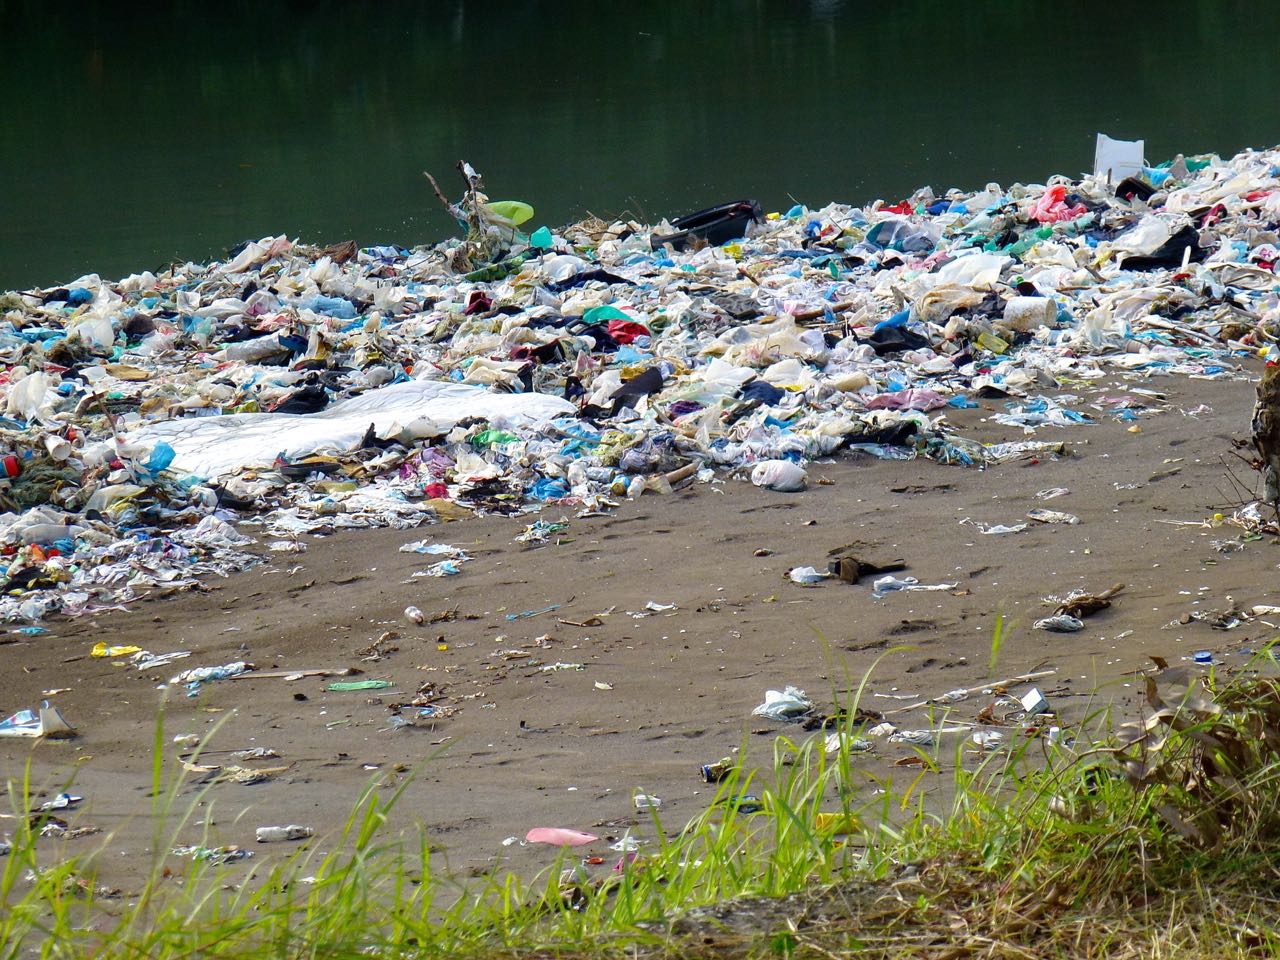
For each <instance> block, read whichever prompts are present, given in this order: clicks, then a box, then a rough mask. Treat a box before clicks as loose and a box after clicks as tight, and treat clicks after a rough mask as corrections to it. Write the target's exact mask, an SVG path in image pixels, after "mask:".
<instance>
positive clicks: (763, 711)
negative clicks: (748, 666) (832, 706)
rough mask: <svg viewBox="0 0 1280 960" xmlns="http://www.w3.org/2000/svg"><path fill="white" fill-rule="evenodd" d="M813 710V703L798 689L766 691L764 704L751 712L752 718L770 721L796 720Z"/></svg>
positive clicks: (788, 688)
mask: <svg viewBox="0 0 1280 960" xmlns="http://www.w3.org/2000/svg"><path fill="white" fill-rule="evenodd" d="M812 709H813V701H812V700H810V699H809V698H808V697H807V696H805V692H804V691H803V690H800V689H798V688H797V687H790V686H789V687H787V688H785V689H783V690H766V691H765V693H764V703H762V704H760V705H759V706H758V707H756V708H755V709H754V710H752V711H751V714H752V716H756V717H767V718H768V719H770V720H795V719H797V718H799V717H802V716H804V715H805V714H806V713H808V712H809V711H810V710H812Z"/></svg>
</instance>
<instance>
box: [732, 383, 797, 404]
mask: <svg viewBox="0 0 1280 960" xmlns="http://www.w3.org/2000/svg"><path fill="white" fill-rule="evenodd" d="M786 394H787V392H786V391H785V390H781V389H779V388H778V387H775V386H774V385H773V384H772V383H768V382H766V381H764V380H759V379H756V380H752V381H751V382H750V383H748V384H747V385H746V386H744V387H743V388H742V390H741V392H739V394H738V396H740V397H741V398H742V399H743V400H755V401H756V402H757V403H761V404H764V405H765V406H767V407H771V406H773V405H774V404H775V403H777V402H778V401H779V400H781V399H782V398H783V397H784V396H786Z"/></svg>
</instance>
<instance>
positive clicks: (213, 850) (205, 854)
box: [172, 845, 253, 863]
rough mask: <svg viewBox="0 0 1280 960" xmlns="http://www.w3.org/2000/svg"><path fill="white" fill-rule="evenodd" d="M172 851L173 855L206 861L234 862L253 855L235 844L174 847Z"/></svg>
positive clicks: (250, 851)
mask: <svg viewBox="0 0 1280 960" xmlns="http://www.w3.org/2000/svg"><path fill="white" fill-rule="evenodd" d="M172 853H173V855H174V856H175V857H190V858H191V859H192V860H203V861H205V862H206V863H235V862H236V861H238V860H248V859H249V858H250V857H252V856H253V851H252V850H245V849H244V848H242V847H236V846H225V847H205V846H199V845H197V846H189V847H174V848H173V851H172Z"/></svg>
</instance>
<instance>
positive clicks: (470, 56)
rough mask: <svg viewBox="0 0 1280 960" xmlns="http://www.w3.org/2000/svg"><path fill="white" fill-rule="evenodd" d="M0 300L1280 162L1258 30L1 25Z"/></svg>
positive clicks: (754, 17) (382, 11)
mask: <svg viewBox="0 0 1280 960" xmlns="http://www.w3.org/2000/svg"><path fill="white" fill-rule="evenodd" d="M0 38H2V39H3V43H2V44H0V51H3V52H2V54H0V289H5V288H11V287H19V288H24V287H30V286H35V285H51V284H54V283H57V282H61V281H66V280H70V279H72V278H75V277H77V276H79V275H81V274H83V273H86V272H89V271H94V272H99V273H101V274H102V275H104V276H108V277H118V276H121V275H124V274H127V273H131V272H134V271H136V270H140V269H144V268H151V269H155V268H157V267H159V266H161V265H162V264H164V263H166V262H169V261H171V260H175V259H177V260H186V259H195V260H203V259H208V258H210V257H213V256H217V255H218V254H220V253H221V252H222V251H223V250H225V249H226V248H227V247H228V246H229V245H231V244H233V243H236V242H237V241H240V240H243V239H246V238H250V237H254V238H256V237H260V236H264V235H266V234H278V233H288V234H289V235H290V236H293V237H298V238H301V239H303V240H306V241H315V242H324V243H328V242H334V241H338V240H345V239H349V238H350V239H355V240H357V241H358V242H359V243H361V244H371V243H382V242H394V243H400V244H404V245H407V246H412V245H415V244H420V243H429V242H434V241H436V240H439V239H442V238H443V237H444V236H446V235H447V234H448V233H449V231H450V230H451V223H450V222H449V220H448V219H447V218H446V217H445V215H444V214H443V213H442V212H441V211H440V209H439V207H438V205H437V203H436V201H435V199H434V198H433V196H432V194H431V193H430V191H429V189H428V186H427V183H426V181H425V179H424V178H423V176H422V171H423V170H430V171H432V172H433V173H434V174H435V175H436V177H437V178H438V179H439V180H440V181H441V184H442V185H443V186H444V187H445V188H446V190H447V191H448V192H450V193H451V194H455V193H457V192H458V190H459V187H460V185H461V181H460V179H459V178H458V176H457V174H456V173H455V172H454V171H453V165H454V163H455V162H456V161H457V160H458V159H460V158H465V159H467V160H469V161H471V162H472V163H473V164H474V165H475V167H476V168H477V169H479V170H480V171H481V173H483V174H484V177H485V181H486V185H487V189H488V192H489V194H490V196H491V197H493V198H494V199H518V200H525V201H527V202H529V203H531V204H533V205H534V207H535V208H536V210H537V214H536V217H535V220H534V223H533V224H531V226H535V225H537V224H539V223H547V224H549V225H553V226H555V225H560V224H563V223H565V222H567V221H570V220H573V219H577V218H579V217H581V216H583V215H584V214H586V213H587V212H588V211H590V212H594V213H596V214H600V215H604V216H612V215H615V214H621V213H624V212H625V213H629V214H630V215H633V216H636V217H638V218H641V219H648V220H656V219H660V218H661V217H662V216H664V215H677V214H679V213H682V212H689V211H691V210H694V209H698V208H700V207H705V206H709V205H711V204H713V203H716V202H719V201H723V200H729V199H737V198H741V197H754V198H756V199H758V200H759V201H760V202H761V203H762V204H763V205H764V206H765V207H766V209H786V208H788V207H790V206H791V205H792V203H793V202H795V201H800V202H803V203H806V204H809V205H812V206H821V205H823V204H825V203H826V202H828V201H830V200H846V201H855V202H860V203H861V202H866V201H869V200H872V199H874V198H876V197H887V198H890V199H899V198H901V197H902V196H904V195H906V194H909V193H910V192H911V191H912V190H913V189H915V188H916V187H919V186H922V185H925V184H928V185H931V186H933V187H934V188H935V189H936V190H939V191H941V190H943V189H945V188H947V187H950V186H960V187H965V188H976V187H980V186H982V185H984V184H985V183H987V182H988V181H992V180H995V181H999V182H1001V183H1003V184H1006V185H1007V184H1009V183H1011V182H1014V181H1016V180H1022V181H1024V182H1030V181H1043V179H1044V178H1045V177H1046V176H1047V175H1049V174H1052V173H1066V174H1072V175H1078V174H1080V173H1081V172H1083V171H1085V170H1087V169H1089V168H1090V167H1091V165H1092V158H1093V138H1094V134H1095V133H1096V132H1097V131H1099V130H1101V131H1104V132H1107V133H1109V134H1111V135H1112V136H1116V137H1122V138H1133V139H1137V138H1145V140H1146V147H1147V151H1146V152H1147V156H1148V159H1149V160H1151V161H1152V162H1159V161H1160V160H1163V159H1167V158H1168V157H1170V156H1172V155H1173V154H1175V153H1177V152H1184V153H1188V154H1191V153H1200V152H1219V153H1222V154H1224V155H1229V154H1232V153H1234V152H1236V151H1237V150H1239V149H1241V148H1242V147H1247V146H1258V147H1261V146H1268V145H1271V144H1274V143H1276V142H1280V99H1277V97H1276V96H1275V91H1276V90H1277V89H1280V83H1278V82H1277V81H1280V57H1277V56H1275V53H1274V29H1273V28H1271V27H1270V25H1269V24H1268V23H1266V22H1265V17H1264V11H1263V9H1262V8H1260V7H1259V6H1258V5H1257V4H1253V3H1235V2H1212V3H1209V2H1202V3H1201V2H1169V3H1161V4H1153V3H1128V2H1112V3H1106V4H1102V3H1075V4H1065V3H1041V2H1035V0H1025V2H1017V3H1015V2H988V3H950V2H946V3H943V2H938V3H912V2H906V0H894V2H889V3H863V2H855V0H844V2H842V0H811V2H800V0H793V2H768V0H723V2H712V0H683V2H674V0H673V2H669V3H660V2H647V3H646V2H633V3H609V2H605V3H600V2H592V3H584V2H577V0H558V2H555V3H550V2H538V0H527V2H523V3H517V2H502V3H500V2H491V3H475V2H464V0H439V2H429V0H424V2H417V3H400V2H393V0H380V2H377V3H353V2H349V0H348V2H300V0H298V2H252V3H251V2H240V0H222V2H215V3H208V2H201V3H193V2H183V0H174V2H170V3H166V4H128V3H118V2H109V0H104V2H92V0H81V2H75V3H72V2H60V0H23V2H13V0H0Z"/></svg>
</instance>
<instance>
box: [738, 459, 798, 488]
mask: <svg viewBox="0 0 1280 960" xmlns="http://www.w3.org/2000/svg"><path fill="white" fill-rule="evenodd" d="M808 479H809V475H808V474H807V473H805V470H804V467H802V466H800V465H799V464H795V463H792V462H791V461H790V460H762V461H761V462H760V463H757V464H756V465H755V467H754V468H753V469H752V471H751V482H752V483H754V484H755V485H756V486H757V487H765V488H767V489H769V490H777V491H778V492H779V493H795V492H797V491H799V490H803V489H804V488H805V484H806V483H807V481H808Z"/></svg>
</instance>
